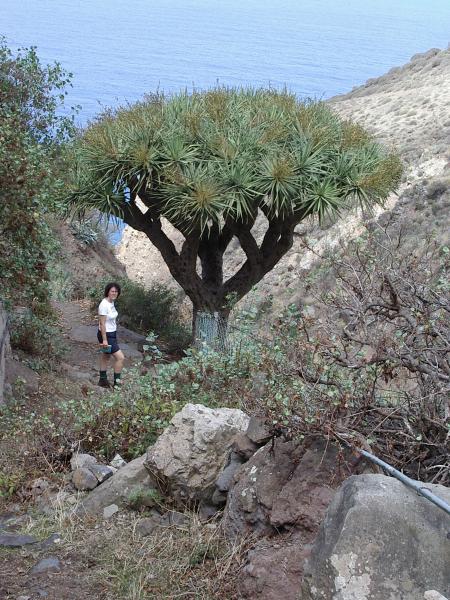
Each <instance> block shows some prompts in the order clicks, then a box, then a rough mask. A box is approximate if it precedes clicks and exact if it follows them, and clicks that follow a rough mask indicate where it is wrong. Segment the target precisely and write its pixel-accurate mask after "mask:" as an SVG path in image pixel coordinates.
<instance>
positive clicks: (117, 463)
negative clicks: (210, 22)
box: [109, 454, 127, 469]
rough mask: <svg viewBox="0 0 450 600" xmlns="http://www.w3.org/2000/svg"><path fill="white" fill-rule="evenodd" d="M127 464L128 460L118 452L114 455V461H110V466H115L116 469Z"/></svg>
mask: <svg viewBox="0 0 450 600" xmlns="http://www.w3.org/2000/svg"><path fill="white" fill-rule="evenodd" d="M126 464H127V461H126V460H124V459H123V458H122V457H121V456H120V454H116V455H115V456H114V458H113V459H112V461H111V462H110V463H109V466H111V467H113V468H114V469H121V468H122V467H124V466H125V465H126Z"/></svg>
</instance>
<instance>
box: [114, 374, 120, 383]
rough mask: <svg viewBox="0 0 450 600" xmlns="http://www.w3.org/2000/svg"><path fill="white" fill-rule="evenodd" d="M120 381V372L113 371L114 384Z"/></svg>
mask: <svg viewBox="0 0 450 600" xmlns="http://www.w3.org/2000/svg"><path fill="white" fill-rule="evenodd" d="M117 383H120V373H114V385H116V384H117Z"/></svg>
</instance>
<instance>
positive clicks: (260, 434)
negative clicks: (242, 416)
mask: <svg viewBox="0 0 450 600" xmlns="http://www.w3.org/2000/svg"><path fill="white" fill-rule="evenodd" d="M245 434H246V436H247V437H248V438H249V440H250V441H251V442H253V443H254V444H256V445H258V446H261V445H262V444H265V443H267V442H268V441H269V440H270V438H271V437H272V434H271V433H270V431H269V428H268V427H267V426H266V425H265V423H264V421H263V420H262V419H258V417H253V416H252V417H250V421H249V423H248V428H247V431H246V432H245Z"/></svg>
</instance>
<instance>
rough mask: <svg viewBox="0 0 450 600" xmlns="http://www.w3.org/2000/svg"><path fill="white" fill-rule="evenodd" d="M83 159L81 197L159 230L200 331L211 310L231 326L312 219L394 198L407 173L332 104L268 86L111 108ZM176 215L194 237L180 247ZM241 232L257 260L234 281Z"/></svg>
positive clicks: (76, 177) (75, 188) (157, 239)
mask: <svg viewBox="0 0 450 600" xmlns="http://www.w3.org/2000/svg"><path fill="white" fill-rule="evenodd" d="M74 165H75V167H74V169H73V181H72V183H71V190H70V196H69V201H70V203H71V205H72V206H73V207H74V208H75V209H76V211H78V213H84V212H86V211H87V212H89V211H90V210H92V209H97V210H99V211H101V212H103V213H105V214H106V215H108V216H115V217H118V218H121V219H123V221H125V223H127V224H128V225H129V226H130V227H132V228H134V229H136V230H138V231H142V232H143V233H144V234H145V235H146V236H147V237H148V239H149V241H150V242H151V243H152V244H153V245H154V246H156V248H157V249H158V250H159V252H160V253H161V256H162V258H163V259H164V261H165V263H166V264H167V266H168V268H169V270H170V273H171V274H172V276H173V277H174V279H175V280H176V281H177V282H178V283H179V285H180V286H181V287H182V288H183V289H184V291H185V292H186V294H187V296H188V297H189V298H190V299H191V301H192V304H193V311H194V320H193V323H194V335H195V331H196V324H197V323H198V316H199V314H200V313H207V314H211V315H216V317H217V316H218V318H219V320H220V321H221V322H222V323H226V322H227V319H228V315H229V311H230V303H229V298H230V297H233V299H234V301H238V300H240V299H241V298H242V297H243V296H245V294H247V293H248V292H249V291H250V290H251V288H252V287H253V286H254V285H255V284H256V283H258V282H259V281H260V280H261V279H262V278H263V277H264V276H265V275H266V273H268V272H269V271H270V270H271V269H273V267H274V266H275V265H276V264H277V262H278V261H279V260H280V259H281V258H282V257H283V256H284V255H285V254H286V252H288V250H289V249H290V248H291V246H292V243H293V234H294V229H295V227H296V225H298V224H299V223H300V222H301V221H303V220H304V219H307V218H312V217H317V218H318V219H319V220H323V219H324V217H325V216H327V215H330V216H333V217H341V216H342V215H344V214H345V211H347V209H349V208H352V207H354V206H357V205H361V206H363V207H366V208H367V207H369V208H370V207H372V206H373V205H374V204H376V203H382V202H383V201H384V200H385V199H386V198H387V197H388V195H389V194H390V193H391V192H392V191H394V190H395V189H396V187H397V186H398V184H399V181H400V176H401V163H400V160H399V158H398V156H397V155H396V154H395V153H393V152H391V151H389V150H387V149H385V148H384V147H383V146H382V145H380V144H378V143H377V142H376V141H375V140H374V139H373V138H372V137H371V136H370V135H369V134H368V133H367V132H366V131H365V130H364V129H363V128H362V127H360V126H359V125H357V124H354V123H351V122H349V121H345V120H342V119H341V118H340V117H339V116H338V115H336V114H335V113H334V112H332V110H331V109H330V108H329V107H328V106H327V105H326V104H324V103H323V102H315V101H306V102H300V101H299V100H298V99H297V98H296V97H295V96H294V95H292V94H289V93H287V92H277V91H274V90H264V89H257V90H254V89H228V88H226V89H225V88H217V89H212V90H209V91H205V92H194V93H192V94H188V93H180V94H177V95H173V96H170V97H165V96H163V95H154V96H148V97H147V98H145V99H144V100H143V101H142V102H138V103H137V104H135V105H132V106H127V107H125V108H119V109H117V110H115V111H108V112H106V113H104V114H103V115H101V116H99V117H98V118H97V119H96V120H95V121H94V122H93V123H91V124H90V125H89V126H88V127H87V128H86V129H85V130H84V131H83V132H82V133H81V134H80V135H79V137H78V139H77V141H76V143H75V147H74ZM139 200H140V201H141V202H139ZM144 207H145V208H144ZM259 214H262V215H263V217H264V220H265V223H266V228H265V233H264V235H263V238H262V240H261V241H260V242H258V241H257V240H256V238H255V236H254V233H253V232H252V227H253V225H254V224H255V221H256V218H257V217H258V215H259ZM164 219H166V220H167V221H169V222H170V223H171V224H172V225H173V226H174V227H175V228H176V229H177V230H178V231H179V232H181V234H182V238H183V244H182V246H181V248H180V249H179V250H178V249H177V247H176V245H175V243H174V241H173V240H172V239H170V237H169V236H168V235H167V234H166V233H165V231H164V229H163V221H164ZM233 238H237V240H238V242H239V244H240V246H241V248H242V250H243V252H244V253H245V257H246V258H245V261H244V263H243V264H242V266H241V267H240V268H239V269H238V270H237V272H235V273H234V274H232V275H231V276H230V277H229V278H228V279H227V280H224V276H223V257H224V252H225V250H226V248H227V246H228V245H229V244H230V242H231V241H232V239H233ZM199 265H200V266H199Z"/></svg>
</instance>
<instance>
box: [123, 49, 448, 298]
mask: <svg viewBox="0 0 450 600" xmlns="http://www.w3.org/2000/svg"><path fill="white" fill-rule="evenodd" d="M329 103H330V104H331V106H332V107H333V108H334V109H335V110H336V111H337V112H338V113H339V114H341V115H342V116H343V117H344V118H351V119H353V120H355V121H357V122H359V123H361V125H363V126H364V127H366V128H367V129H369V130H370V131H372V132H373V133H374V134H375V135H376V136H377V138H378V139H379V140H380V141H381V142H383V143H385V144H386V145H392V146H395V147H396V148H397V149H398V150H399V151H400V153H401V155H402V157H403V159H404V161H405V165H406V174H405V177H404V182H403V184H402V187H401V189H400V193H399V195H398V196H394V197H392V198H391V199H390V200H389V201H388V203H387V206H386V208H387V210H392V209H393V208H394V206H395V205H396V204H397V203H398V202H400V203H401V205H402V210H404V211H409V212H410V213H411V219H413V220H416V224H417V227H419V226H420V223H422V226H423V227H424V228H425V227H427V228H429V227H430V226H431V227H437V228H438V229H439V228H440V229H441V231H442V232H444V233H445V230H446V229H448V220H449V208H450V198H449V191H448V189H447V188H449V189H450V181H448V185H447V184H446V183H445V181H446V179H447V178H449V177H450V109H449V107H450V49H449V50H430V51H428V52H426V53H424V54H419V55H416V56H413V57H412V59H411V61H410V62H409V63H407V64H406V65H404V66H403V67H396V68H394V69H391V70H390V71H389V72H388V73H387V74H386V75H383V76H382V77H379V78H377V79H371V80H369V81H367V82H366V83H365V84H364V85H362V86H360V87H358V88H355V89H354V90H352V91H351V92H350V93H348V94H345V95H343V96H336V97H334V98H332V99H331V100H330V101H329ZM439 186H441V187H440V188H439ZM432 188H433V190H434V189H435V188H437V189H438V193H437V194H436V193H435V191H432ZM439 189H440V191H439ZM419 196H423V197H424V198H425V200H424V202H425V206H424V204H423V202H422V203H421V204H420V206H421V208H420V209H419V208H418V202H417V198H418V197H419ZM416 204H417V206H416ZM419 210H420V211H422V212H420V214H419V213H418V212H417V211H419ZM380 212H381V209H380V211H379V213H380ZM416 213H417V214H416ZM361 230H362V229H361V217H360V216H358V215H354V214H353V215H349V216H348V217H347V218H344V219H342V220H341V221H340V222H338V223H335V224H334V225H331V226H328V227H326V228H324V229H320V228H319V227H318V226H317V225H316V224H314V223H303V224H301V225H299V226H298V227H297V230H296V233H297V236H296V238H295V241H294V246H293V248H292V249H291V250H290V252H289V253H288V254H287V255H286V256H285V257H284V258H283V259H282V260H281V261H280V262H279V263H278V265H277V266H276V267H275V268H274V269H273V271H271V272H270V273H268V274H267V275H266V277H265V278H264V280H263V281H261V282H260V283H259V284H258V286H257V288H256V291H255V293H256V295H257V296H260V297H263V298H266V297H267V295H268V294H270V295H272V296H273V298H274V301H275V306H277V305H278V307H280V306H282V305H286V304H288V303H290V302H297V301H298V300H299V299H300V297H299V291H298V287H299V286H298V282H299V279H301V278H302V277H303V276H304V274H305V269H308V268H309V267H310V266H311V265H312V264H313V263H314V261H315V259H316V256H317V254H319V255H320V254H321V253H322V252H323V251H325V250H326V249H327V248H330V247H333V246H334V245H336V244H338V243H339V242H340V241H342V240H345V239H349V238H351V237H354V236H356V235H358V234H359V233H360V232H361ZM166 231H167V233H169V235H170V236H171V237H172V239H173V240H174V241H175V243H176V245H179V244H180V243H181V241H182V237H181V235H180V234H178V233H177V232H176V231H175V230H174V229H173V228H172V227H171V226H170V225H169V224H167V225H166ZM263 233H264V220H263V219H261V220H259V221H257V222H256V224H255V226H254V234H255V236H256V238H257V239H261V237H262V235H263ZM305 235H306V236H307V237H308V241H309V245H311V246H312V247H313V251H308V250H305V247H304V240H303V237H304V236H305ZM117 257H118V259H119V260H120V261H121V262H122V263H123V265H124V266H125V268H126V271H127V274H128V276H129V277H130V278H131V279H134V280H136V281H139V282H141V283H143V284H144V285H151V284H152V283H156V282H158V283H164V284H167V285H169V286H171V287H174V288H178V286H177V284H176V283H175V282H174V281H173V279H172V277H171V275H170V273H169V271H168V269H167V267H166V266H165V264H164V262H163V260H162V258H161V257H160V255H159V253H158V251H157V250H156V248H154V247H153V246H152V245H151V244H150V242H149V241H148V239H147V238H146V236H145V235H143V234H141V233H139V232H137V231H134V230H132V229H130V228H129V227H127V228H126V229H125V231H124V234H123V239H122V242H121V244H120V246H119V248H118V252H117ZM243 260H244V254H243V252H242V251H241V250H240V248H239V245H238V242H237V240H233V242H232V243H231V244H230V246H229V249H228V250H227V253H226V255H225V276H226V277H228V276H230V275H231V274H232V273H234V272H235V271H236V270H237V269H238V268H239V267H240V265H241V264H242V262H243ZM178 289H179V288H178ZM180 293H181V290H180Z"/></svg>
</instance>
